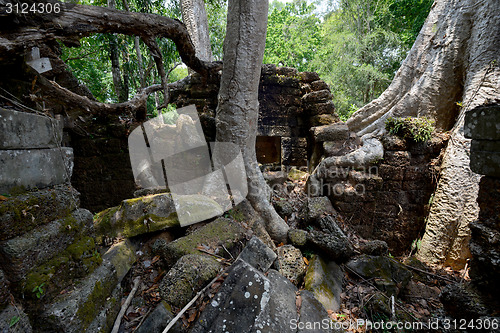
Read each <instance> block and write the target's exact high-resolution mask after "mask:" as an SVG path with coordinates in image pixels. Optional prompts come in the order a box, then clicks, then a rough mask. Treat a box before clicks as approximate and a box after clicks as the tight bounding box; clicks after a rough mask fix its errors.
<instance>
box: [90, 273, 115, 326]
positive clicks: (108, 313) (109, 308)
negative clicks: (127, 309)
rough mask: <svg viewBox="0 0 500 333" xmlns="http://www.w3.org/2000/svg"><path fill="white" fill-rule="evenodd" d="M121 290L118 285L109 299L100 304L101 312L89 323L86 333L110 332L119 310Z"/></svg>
mask: <svg viewBox="0 0 500 333" xmlns="http://www.w3.org/2000/svg"><path fill="white" fill-rule="evenodd" d="M122 295H123V288H122V286H121V285H120V284H119V283H118V284H117V286H116V287H115V289H114V290H113V292H112V293H111V295H110V296H109V297H107V298H106V300H105V302H104V303H103V304H102V305H103V306H102V307H101V310H100V311H99V313H98V314H97V315H96V316H95V318H94V320H92V322H91V323H90V325H89V327H88V328H87V330H86V332H111V330H112V328H113V325H114V323H115V319H116V317H117V316H118V312H120V308H121V300H122V299H121V298H122Z"/></svg>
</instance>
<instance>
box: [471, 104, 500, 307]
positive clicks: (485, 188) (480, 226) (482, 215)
mask: <svg viewBox="0 0 500 333" xmlns="http://www.w3.org/2000/svg"><path fill="white" fill-rule="evenodd" d="M499 124H500V105H498V104H495V105H487V106H481V107H478V108H476V109H474V110H471V111H469V112H468V113H467V114H466V118H465V127H464V131H465V135H466V136H467V137H468V138H471V139H472V142H471V155H470V167H471V169H472V171H474V172H477V173H479V174H483V175H485V176H484V177H482V178H481V181H480V183H479V193H478V197H477V203H478V205H479V217H478V220H477V221H475V222H473V223H471V224H470V228H471V241H470V244H469V246H470V251H471V254H472V260H471V263H470V277H471V279H472V282H473V284H474V285H475V286H476V287H478V289H479V290H480V291H481V293H482V294H483V296H484V298H485V299H484V301H485V303H486V304H487V305H489V307H490V308H491V309H493V310H495V309H496V310H498V308H499V306H500V301H499V299H500V291H499V290H500V289H499V288H498V286H497V284H498V276H500V214H499V212H500V132H499V131H498V126H499Z"/></svg>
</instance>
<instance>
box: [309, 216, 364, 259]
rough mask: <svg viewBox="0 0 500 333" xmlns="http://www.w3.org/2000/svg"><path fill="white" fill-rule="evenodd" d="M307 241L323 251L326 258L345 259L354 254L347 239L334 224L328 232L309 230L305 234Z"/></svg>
mask: <svg viewBox="0 0 500 333" xmlns="http://www.w3.org/2000/svg"><path fill="white" fill-rule="evenodd" d="M330 222H331V221H330ZM331 225H332V224H331ZM307 242H308V244H311V245H312V246H314V247H316V248H318V249H319V250H322V251H325V254H326V255H327V256H328V259H331V260H338V261H345V260H348V259H349V258H350V257H352V256H353V255H354V249H353V247H352V245H351V243H350V242H349V239H348V238H347V236H346V235H345V234H344V233H343V232H342V230H341V229H340V228H339V227H338V226H337V225H336V224H335V225H332V230H329V231H328V232H323V231H316V230H312V231H310V232H309V233H308V235H307Z"/></svg>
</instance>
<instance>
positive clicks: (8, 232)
mask: <svg viewBox="0 0 500 333" xmlns="http://www.w3.org/2000/svg"><path fill="white" fill-rule="evenodd" d="M79 195H80V194H79V193H78V192H77V191H76V190H75V189H74V188H73V187H72V186H69V185H56V186H54V187H51V188H46V189H43V190H39V191H33V192H25V193H23V194H19V195H15V196H12V197H9V198H8V199H7V200H5V201H0V240H6V239H9V238H13V237H15V236H19V235H21V234H24V233H26V232H28V231H31V230H33V228H35V227H37V226H40V225H43V224H46V223H48V222H51V221H54V220H57V219H59V218H62V217H65V216H67V215H69V214H70V213H71V212H72V211H74V210H75V209H76V208H78V207H79V206H80V200H79Z"/></svg>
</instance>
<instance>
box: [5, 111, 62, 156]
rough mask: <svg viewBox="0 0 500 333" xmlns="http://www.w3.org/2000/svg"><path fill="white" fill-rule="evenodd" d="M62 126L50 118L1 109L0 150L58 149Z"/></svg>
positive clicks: (59, 122)
mask: <svg viewBox="0 0 500 333" xmlns="http://www.w3.org/2000/svg"><path fill="white" fill-rule="evenodd" d="M62 125H63V124H62V122H61V121H59V120H57V119H54V118H50V117H48V116H42V115H37V114H34V113H28V112H22V111H15V110H8V109H4V108H1V107H0V149H29V148H31V149H33V148H56V147H58V146H59V145H60V144H61V140H62V132H63V126H62Z"/></svg>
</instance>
